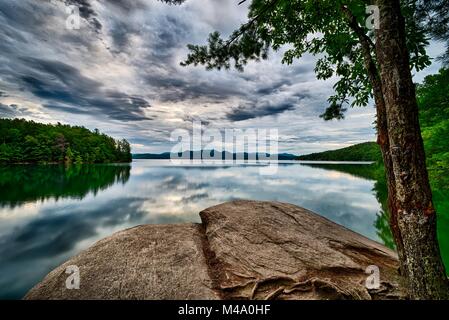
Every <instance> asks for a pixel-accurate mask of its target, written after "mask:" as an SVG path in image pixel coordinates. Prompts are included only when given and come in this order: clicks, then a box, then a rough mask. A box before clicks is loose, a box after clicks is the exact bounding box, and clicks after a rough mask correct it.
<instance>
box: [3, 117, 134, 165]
mask: <svg viewBox="0 0 449 320" xmlns="http://www.w3.org/2000/svg"><path fill="white" fill-rule="evenodd" d="M108 162H109V163H110V162H131V147H130V144H129V142H128V141H126V140H125V139H122V140H115V139H114V138H112V137H110V136H107V135H106V134H103V133H100V132H99V131H98V129H95V130H94V131H90V130H89V129H86V128H84V127H80V126H69V125H64V124H61V123H58V124H56V125H52V124H42V123H37V122H34V121H27V120H25V119H0V163H67V164H70V163H108Z"/></svg>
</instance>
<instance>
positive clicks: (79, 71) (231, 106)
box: [0, 0, 444, 154]
mask: <svg viewBox="0 0 449 320" xmlns="http://www.w3.org/2000/svg"><path fill="white" fill-rule="evenodd" d="M238 2H239V1H238V0H188V1H187V2H186V3H184V4H183V5H181V6H170V5H167V4H164V3H161V2H159V1H156V0H20V1H19V0H0V117H8V118H15V117H19V118H25V119H28V120H34V121H38V122H44V123H57V122H61V123H67V124H70V125H81V126H85V127H87V128H89V129H91V130H93V129H95V128H97V129H99V130H100V131H101V132H103V133H106V134H108V135H111V136H113V137H114V138H117V139H119V138H120V139H121V138H126V139H127V140H128V141H130V143H131V146H132V151H133V153H143V152H154V153H159V152H165V151H170V149H171V148H172V147H173V145H174V142H171V141H170V136H171V133H172V132H173V131H174V130H176V129H186V130H191V129H192V121H201V123H202V126H203V129H218V130H225V129H232V128H234V129H248V128H252V129H277V130H278V132H279V142H278V145H279V152H289V153H294V154H307V153H311V152H317V151H323V150H328V149H337V148H340V147H345V146H349V145H352V144H355V143H360V142H365V141H374V140H375V130H374V128H373V122H374V114H375V111H374V107H373V106H372V104H371V105H369V106H367V107H362V108H353V109H350V110H349V111H348V113H347V115H346V119H344V120H341V121H337V120H333V121H330V122H325V121H323V120H322V119H321V118H319V115H320V114H321V113H322V112H323V111H324V110H325V108H326V107H327V98H328V97H329V96H330V95H331V94H332V85H333V82H334V81H335V79H330V80H328V81H322V80H317V79H316V77H315V74H314V71H313V70H314V66H315V61H316V57H313V56H308V55H306V56H304V57H303V58H301V59H300V60H298V61H295V62H294V63H293V65H290V66H287V65H283V64H282V63H281V58H282V50H281V51H280V52H271V53H270V56H269V59H268V60H266V61H262V62H259V63H256V62H251V63H250V64H249V65H248V66H247V67H246V68H245V71H244V72H243V73H242V72H238V71H235V70H230V71H206V70H205V69H204V67H201V66H198V67H194V66H188V67H182V66H180V62H181V61H183V60H184V59H185V57H186V55H187V53H188V50H187V48H186V45H187V44H189V43H192V44H204V43H205V41H206V39H207V36H208V34H209V33H210V32H212V31H215V30H217V31H219V32H220V33H222V35H223V36H227V35H229V34H230V33H231V32H232V31H233V30H234V29H236V28H237V27H238V26H239V25H240V24H241V23H244V22H245V21H246V15H247V7H245V5H240V6H239V5H237V4H238ZM71 5H77V6H78V7H79V8H80V16H81V19H80V28H79V29H68V28H67V27H66V21H67V18H68V17H69V15H70V10H69V11H67V8H68V6H71ZM443 51H444V46H443V45H442V44H439V43H435V42H432V43H431V45H430V47H429V54H430V55H431V56H432V57H436V56H438V55H439V54H440V53H442V52H443ZM439 68H440V65H439V64H438V63H437V62H434V63H433V64H432V65H431V66H430V67H429V68H427V69H426V70H424V71H421V72H420V73H419V74H416V75H415V78H414V79H415V81H416V82H419V81H422V79H423V78H424V77H425V75H427V74H432V73H436V72H437V71H438V69H439Z"/></svg>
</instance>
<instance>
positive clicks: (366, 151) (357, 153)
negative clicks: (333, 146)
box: [297, 142, 382, 161]
mask: <svg viewBox="0 0 449 320" xmlns="http://www.w3.org/2000/svg"><path fill="white" fill-rule="evenodd" d="M297 159H298V160H310V161H382V154H381V152H380V148H379V145H378V144H377V143H375V142H364V143H360V144H356V145H353V146H350V147H347V148H342V149H337V150H331V151H324V152H319V153H312V154H308V155H303V156H299V157H298V158H297Z"/></svg>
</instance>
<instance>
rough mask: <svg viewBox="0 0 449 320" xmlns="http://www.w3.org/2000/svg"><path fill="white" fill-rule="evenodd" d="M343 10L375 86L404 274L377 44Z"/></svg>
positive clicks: (391, 211)
mask: <svg viewBox="0 0 449 320" xmlns="http://www.w3.org/2000/svg"><path fill="white" fill-rule="evenodd" d="M341 10H342V11H343V13H344V14H345V16H346V18H347V20H348V24H349V27H350V28H351V29H352V30H353V31H354V33H355V34H356V35H357V37H358V38H359V41H360V44H361V50H362V55H363V60H364V64H365V69H366V72H367V74H368V78H369V81H370V83H371V86H372V87H373V96H374V102H375V105H376V119H377V143H378V144H379V146H380V149H381V151H382V158H383V162H384V166H385V171H386V178H387V181H388V182H389V183H388V184H387V185H388V207H389V217H390V220H389V223H390V229H391V232H392V234H393V237H394V238H395V239H396V250H397V252H398V256H399V261H400V269H401V273H402V274H404V273H405V271H404V265H403V262H404V261H405V259H404V246H403V244H402V237H401V233H400V230H399V228H398V224H397V208H396V206H395V201H394V195H395V194H396V189H395V177H394V171H393V162H392V159H391V153H390V142H389V138H388V126H387V111H386V107H385V100H384V97H383V90H382V82H381V80H380V76H379V71H378V67H377V65H376V62H375V59H374V58H373V56H372V53H373V51H374V50H375V44H374V43H373V42H372V41H371V39H370V38H369V37H368V36H367V35H366V33H365V30H364V29H363V28H362V27H361V26H360V25H359V23H358V21H357V19H356V17H355V15H354V14H353V13H352V12H351V11H350V10H349V8H348V7H346V6H342V7H341Z"/></svg>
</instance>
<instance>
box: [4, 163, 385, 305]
mask: <svg viewBox="0 0 449 320" xmlns="http://www.w3.org/2000/svg"><path fill="white" fill-rule="evenodd" d="M366 167H367V166H361V165H356V166H354V165H352V166H349V165H347V166H344V167H343V166H340V165H338V166H335V167H331V166H325V167H323V166H318V165H314V166H304V165H300V164H291V163H285V164H284V165H281V166H280V167H279V170H278V173H277V174H276V175H274V176H261V175H260V174H259V168H258V167H257V166H237V167H233V166H216V167H190V166H172V165H170V163H169V162H168V161H155V160H138V161H136V162H133V164H132V167H130V166H123V165H117V166H115V165H94V166H79V167H69V168H64V167H60V166H18V167H0V188H1V193H0V194H1V195H0V298H21V297H22V296H23V294H25V293H26V291H27V290H28V289H29V288H30V287H32V286H33V285H34V284H35V283H37V282H38V281H39V280H41V279H42V277H43V276H44V275H45V274H47V273H48V272H49V271H50V270H51V269H53V268H54V267H56V266H57V265H59V264H60V263H62V262H63V261H65V260H66V259H68V258H69V257H71V256H73V255H75V254H77V253H78V252H79V251H81V250H83V249H85V248H87V247H88V246H90V245H91V244H92V243H94V242H95V241H97V240H99V239H101V238H103V237H105V236H108V235H110V234H112V233H113V232H115V231H118V230H121V229H124V228H129V227H132V226H135V225H139V224H144V223H159V224H160V223H181V222H187V221H189V222H199V221H200V219H199V216H198V212H199V211H201V210H202V209H205V208H207V207H210V206H212V205H216V204H219V203H222V202H225V201H229V200H234V199H256V200H276V201H283V202H290V203H294V204H297V205H300V206H303V207H305V208H308V209H311V210H313V211H315V212H318V213H320V214H321V215H323V216H325V217H327V218H329V219H331V220H333V221H336V222H338V223H340V224H343V225H345V226H346V227H348V228H350V229H352V230H354V231H356V232H359V233H362V234H364V235H366V236H367V237H370V238H372V239H374V240H377V241H380V242H382V241H385V242H386V243H387V244H388V241H389V239H390V238H389V235H388V231H389V229H388V224H385V221H387V220H385V217H382V215H379V212H386V211H385V208H384V207H383V201H384V200H383V199H384V196H386V193H385V195H384V194H383V193H382V192H376V191H375V192H373V190H377V189H379V190H381V185H378V183H377V182H375V181H376V180H375V177H373V176H370V175H369V174H368V173H367V170H366ZM376 197H377V198H376ZM385 199H386V198H385Z"/></svg>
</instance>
